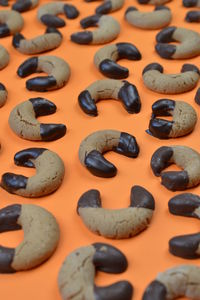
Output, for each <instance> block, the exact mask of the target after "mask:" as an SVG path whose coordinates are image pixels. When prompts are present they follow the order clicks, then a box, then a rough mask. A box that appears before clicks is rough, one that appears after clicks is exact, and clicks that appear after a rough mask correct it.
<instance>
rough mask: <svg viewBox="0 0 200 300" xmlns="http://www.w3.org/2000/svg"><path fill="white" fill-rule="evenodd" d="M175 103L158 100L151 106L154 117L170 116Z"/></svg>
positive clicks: (168, 100) (167, 100)
mask: <svg viewBox="0 0 200 300" xmlns="http://www.w3.org/2000/svg"><path fill="white" fill-rule="evenodd" d="M175 105H176V101H174V100H170V99H159V100H157V101H156V102H154V103H153V105H152V112H153V114H154V116H171V115H172V112H173V110H174V108H175Z"/></svg>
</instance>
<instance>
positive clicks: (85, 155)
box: [79, 130, 139, 178]
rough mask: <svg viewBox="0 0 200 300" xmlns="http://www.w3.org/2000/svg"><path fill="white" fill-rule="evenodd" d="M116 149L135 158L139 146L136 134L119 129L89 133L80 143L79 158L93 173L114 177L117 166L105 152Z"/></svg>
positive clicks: (115, 150)
mask: <svg viewBox="0 0 200 300" xmlns="http://www.w3.org/2000/svg"><path fill="white" fill-rule="evenodd" d="M107 151H114V152H117V153H119V154H122V155H124V156H127V157H132V158H135V157H137V156H138V154H139V146H138V144H137V141H136V139H135V137H134V136H132V135H130V134H128V133H126V132H120V131H117V130H99V131H96V132H93V133H91V134H90V135H88V136H87V137H86V138H85V139H84V140H83V141H82V142H81V144H80V147H79V160H80V162H81V164H82V165H83V166H85V167H86V168H87V169H88V170H89V171H90V172H91V173H92V174H93V175H95V176H98V177H105V178H107V177H113V176H115V175H116V174H117V168H116V167H115V166H114V165H113V164H112V163H110V162H109V161H108V160H106V159H105V158H104V156H103V153H105V152H107Z"/></svg>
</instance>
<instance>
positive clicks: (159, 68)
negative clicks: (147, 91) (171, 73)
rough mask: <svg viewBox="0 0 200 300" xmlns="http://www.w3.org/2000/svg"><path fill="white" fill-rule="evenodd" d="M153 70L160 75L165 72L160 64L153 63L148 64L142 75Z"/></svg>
mask: <svg viewBox="0 0 200 300" xmlns="http://www.w3.org/2000/svg"><path fill="white" fill-rule="evenodd" d="M152 70H156V71H158V72H160V73H163V71H164V70H163V67H162V66H161V65H160V64H158V63H151V64H148V65H147V66H146V67H145V68H144V70H143V71H142V75H144V74H145V73H146V72H148V71H152Z"/></svg>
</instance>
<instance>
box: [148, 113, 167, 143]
mask: <svg viewBox="0 0 200 300" xmlns="http://www.w3.org/2000/svg"><path fill="white" fill-rule="evenodd" d="M172 126H173V122H170V121H167V120H163V119H159V118H154V117H153V118H152V119H151V120H150V122H149V130H147V131H146V132H147V133H148V134H150V135H153V136H156V137H158V138H159V139H167V138H168V137H169V134H170V132H171V130H172Z"/></svg>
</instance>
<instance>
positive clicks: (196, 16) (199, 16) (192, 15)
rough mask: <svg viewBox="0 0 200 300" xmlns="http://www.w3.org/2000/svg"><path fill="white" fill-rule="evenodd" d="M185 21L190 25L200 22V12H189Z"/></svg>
mask: <svg viewBox="0 0 200 300" xmlns="http://www.w3.org/2000/svg"><path fill="white" fill-rule="evenodd" d="M185 21H187V22H189V23H193V22H196V23H199V22H200V11H189V12H188V13H187V14H186V16H185Z"/></svg>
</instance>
